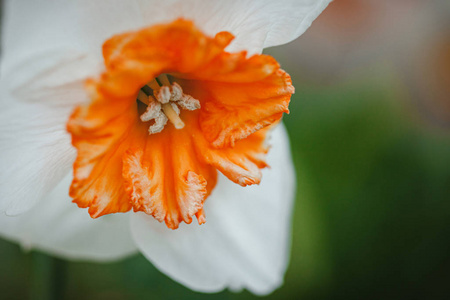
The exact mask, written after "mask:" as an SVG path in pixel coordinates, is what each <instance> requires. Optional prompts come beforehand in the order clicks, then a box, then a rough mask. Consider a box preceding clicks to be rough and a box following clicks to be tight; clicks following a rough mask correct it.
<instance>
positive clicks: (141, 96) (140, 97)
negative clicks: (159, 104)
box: [137, 90, 149, 105]
mask: <svg viewBox="0 0 450 300" xmlns="http://www.w3.org/2000/svg"><path fill="white" fill-rule="evenodd" d="M137 99H138V100H139V101H141V102H142V103H144V104H147V105H148V104H149V101H148V96H147V95H146V94H145V93H144V92H143V91H141V90H139V93H138V95H137Z"/></svg>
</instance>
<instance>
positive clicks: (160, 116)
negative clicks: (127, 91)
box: [137, 74, 200, 134]
mask: <svg viewBox="0 0 450 300" xmlns="http://www.w3.org/2000/svg"><path fill="white" fill-rule="evenodd" d="M160 84H161V85H162V86H161V85H160ZM142 89H143V90H140V91H139V93H138V95H137V99H138V100H139V101H141V102H142V103H145V104H147V105H148V107H147V110H146V111H145V112H144V113H143V114H142V115H141V120H142V121H143V122H148V121H151V120H154V121H155V124H153V125H152V126H150V127H149V129H148V132H149V134H154V133H158V132H161V131H162V130H163V129H164V126H165V125H166V123H167V121H170V122H171V123H172V124H173V125H174V126H175V128H176V129H182V128H184V125H185V124H184V122H183V121H182V120H181V118H180V108H183V109H186V110H196V109H199V108H200V101H198V100H197V99H195V98H193V97H191V96H190V95H186V94H184V93H183V89H182V88H181V86H180V85H179V84H178V83H176V82H174V83H170V80H169V78H168V77H167V75H166V74H162V75H159V76H158V77H157V78H155V79H153V80H152V81H150V82H149V83H148V84H147V85H146V86H144V87H143V88H142ZM150 93H151V94H153V95H150V96H147V94H150Z"/></svg>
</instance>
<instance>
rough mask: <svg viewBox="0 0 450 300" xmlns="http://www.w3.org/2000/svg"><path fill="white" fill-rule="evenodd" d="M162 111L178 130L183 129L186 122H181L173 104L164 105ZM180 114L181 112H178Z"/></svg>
mask: <svg viewBox="0 0 450 300" xmlns="http://www.w3.org/2000/svg"><path fill="white" fill-rule="evenodd" d="M162 110H163V112H164V114H165V115H166V116H167V118H168V119H169V121H170V122H171V123H172V124H173V126H175V128H176V129H181V128H183V127H184V122H183V121H182V120H181V118H180V116H179V115H178V114H177V113H176V111H175V110H174V109H173V107H172V103H165V104H163V105H162ZM178 113H179V112H178Z"/></svg>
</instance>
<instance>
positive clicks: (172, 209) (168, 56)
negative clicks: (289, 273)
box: [67, 19, 294, 229]
mask: <svg viewBox="0 0 450 300" xmlns="http://www.w3.org/2000/svg"><path fill="white" fill-rule="evenodd" d="M232 39H233V35H232V34H230V33H228V32H220V33H218V34H217V35H216V36H215V37H214V38H211V37H208V36H206V35H204V34H203V33H202V32H201V31H199V30H198V29H197V28H196V27H195V26H194V25H193V23H192V22H190V21H187V20H182V19H179V20H176V21H174V22H172V23H170V24H162V25H156V26H152V27H149V28H144V29H142V30H139V31H136V32H129V33H124V34H120V35H116V36H114V37H112V38H111V39H109V40H107V41H106V42H105V43H104V45H103V56H104V61H105V71H104V72H103V73H102V74H101V75H100V76H99V78H95V79H94V78H91V79H88V80H87V81H86V89H87V91H88V93H89V96H90V99H91V101H90V102H89V103H86V104H85V105H81V106H78V107H77V108H76V109H75V110H74V112H73V113H72V115H71V117H70V119H69V121H68V124H67V129H68V131H69V132H70V133H71V135H72V144H73V145H74V146H75V147H76V149H77V151H78V154H77V158H76V161H75V163H74V171H73V172H74V179H73V182H72V185H71V187H70V195H71V197H72V198H73V201H74V202H75V203H76V204H77V205H78V206H79V207H82V208H89V214H90V215H91V216H92V217H93V218H97V217H100V216H102V215H105V214H110V213H117V212H127V211H129V210H131V209H133V210H134V211H142V212H145V213H147V214H149V215H152V216H153V217H154V218H155V219H157V220H158V221H160V222H163V221H164V222H165V223H166V225H167V226H168V227H169V228H172V229H176V228H177V227H178V226H179V223H180V222H183V221H184V222H186V223H191V222H192V218H193V216H196V218H197V220H198V222H199V223H200V224H202V223H204V222H205V215H204V211H203V204H204V202H205V200H206V198H207V197H208V195H209V194H210V193H211V191H212V190H213V188H214V186H215V184H216V182H217V171H220V172H222V173H223V174H224V175H225V176H226V177H228V178H229V179H230V180H232V181H234V182H235V183H237V184H239V185H241V186H246V185H251V184H258V183H259V182H260V180H261V169H262V168H264V167H266V166H267V165H266V163H265V159H264V157H265V154H266V153H267V151H268V148H267V146H266V145H265V138H266V134H267V131H268V130H269V128H270V125H272V124H275V123H277V122H278V121H279V120H280V119H281V117H282V114H283V113H287V112H288V104H289V101H290V98H291V94H293V93H294V88H293V86H292V82H291V79H290V77H289V75H288V74H287V73H286V72H284V71H283V70H281V69H280V66H279V64H278V63H277V62H276V61H275V60H274V59H273V58H272V57H270V56H267V55H254V56H251V57H247V54H246V52H238V53H229V52H226V51H225V50H224V49H225V47H226V46H227V45H228V44H229V43H230V42H231V41H232ZM236 209H239V208H238V207H236Z"/></svg>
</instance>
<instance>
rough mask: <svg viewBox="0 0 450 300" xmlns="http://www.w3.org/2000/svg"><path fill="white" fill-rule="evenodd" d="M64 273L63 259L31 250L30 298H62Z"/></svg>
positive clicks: (55, 299) (45, 299) (35, 299)
mask: <svg viewBox="0 0 450 300" xmlns="http://www.w3.org/2000/svg"><path fill="white" fill-rule="evenodd" d="M65 273H66V262H65V261H63V260H60V259H57V258H53V257H51V256H48V255H45V254H43V253H39V252H33V253H32V277H31V289H30V292H31V294H30V299H31V300H60V299H64V288H65V286H64V284H65V275H66V274H65Z"/></svg>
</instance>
